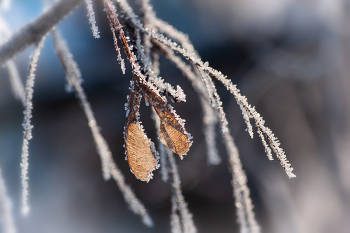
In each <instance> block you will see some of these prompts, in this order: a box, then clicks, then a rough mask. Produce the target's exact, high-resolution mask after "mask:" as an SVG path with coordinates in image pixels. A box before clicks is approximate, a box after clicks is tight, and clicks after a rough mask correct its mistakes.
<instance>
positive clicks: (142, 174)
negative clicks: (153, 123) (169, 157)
mask: <svg viewBox="0 0 350 233" xmlns="http://www.w3.org/2000/svg"><path fill="white" fill-rule="evenodd" d="M141 98H142V95H141V90H140V87H139V85H138V80H137V78H136V77H135V76H134V77H133V79H132V81H131V87H130V95H129V96H128V98H127V99H128V102H127V104H126V105H125V110H126V111H127V112H126V122H125V128H124V141H125V154H126V159H127V160H128V163H129V166H130V170H131V172H132V173H133V174H134V175H135V176H136V177H137V178H138V179H140V180H142V181H147V182H149V181H150V179H152V177H153V173H152V172H153V170H155V169H157V168H158V167H159V165H158V159H156V156H157V155H156V154H157V153H156V150H155V148H154V144H153V142H151V140H150V139H148V138H147V135H146V134H145V132H144V130H143V126H142V125H141V123H140V122H139V107H140V102H141Z"/></svg>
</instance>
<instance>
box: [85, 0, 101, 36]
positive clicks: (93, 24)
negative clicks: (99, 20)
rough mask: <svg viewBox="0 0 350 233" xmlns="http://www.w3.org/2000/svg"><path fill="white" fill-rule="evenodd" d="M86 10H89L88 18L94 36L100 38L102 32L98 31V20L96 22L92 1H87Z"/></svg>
mask: <svg viewBox="0 0 350 233" xmlns="http://www.w3.org/2000/svg"><path fill="white" fill-rule="evenodd" d="M85 3H86V8H87V12H88V14H87V16H88V17H89V22H90V26H91V30H92V34H93V35H94V37H95V38H100V32H99V31H98V27H97V26H96V20H95V12H94V9H93V6H92V1H91V0H85Z"/></svg>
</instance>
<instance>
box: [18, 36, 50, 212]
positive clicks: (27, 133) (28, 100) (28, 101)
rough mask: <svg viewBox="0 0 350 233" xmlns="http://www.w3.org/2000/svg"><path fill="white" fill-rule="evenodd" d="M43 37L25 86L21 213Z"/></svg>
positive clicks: (25, 201) (25, 209)
mask: <svg viewBox="0 0 350 233" xmlns="http://www.w3.org/2000/svg"><path fill="white" fill-rule="evenodd" d="M44 41H45V37H43V38H41V39H40V41H39V42H38V43H37V44H36V46H35V48H34V52H33V55H32V58H31V61H30V65H29V74H28V78H27V83H26V88H25V101H24V103H25V105H24V107H25V110H24V121H23V128H24V131H23V134H24V136H23V145H22V156H21V157H22V162H21V178H22V213H23V214H25V215H26V214H28V212H29V205H28V194H29V193H28V187H29V185H28V166H29V164H28V156H29V150H28V146H29V140H30V139H31V138H32V129H33V126H32V125H31V124H30V119H31V118H32V108H33V103H32V99H33V92H34V89H33V87H34V80H35V71H36V66H37V62H38V60H39V55H40V51H41V48H42V46H43V44H44Z"/></svg>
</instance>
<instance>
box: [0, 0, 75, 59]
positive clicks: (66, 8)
mask: <svg viewBox="0 0 350 233" xmlns="http://www.w3.org/2000/svg"><path fill="white" fill-rule="evenodd" d="M81 1H82V0H61V1H59V2H57V3H55V4H54V5H53V6H52V7H51V8H49V9H48V10H47V11H46V12H44V13H43V14H42V15H40V16H39V17H38V18H36V19H35V20H33V21H32V22H30V23H28V24H27V25H25V26H24V27H22V28H21V29H20V30H19V31H18V32H17V33H15V34H13V36H12V37H11V38H9V39H8V41H7V42H6V43H4V44H3V45H2V46H1V47H0V65H2V64H3V63H5V62H6V61H8V60H9V59H11V58H13V57H14V56H15V55H16V54H17V53H19V52H21V51H23V50H24V49H26V48H27V47H28V46H30V45H32V44H34V43H37V42H38V41H39V40H40V39H41V38H42V37H43V35H45V34H46V33H47V32H48V31H50V29H51V28H52V27H54V26H55V25H56V24H57V23H58V22H59V21H61V20H62V19H63V18H64V17H65V16H66V15H68V14H69V13H70V12H71V11H73V9H74V8H75V7H76V6H78V5H79V3H80V2H81Z"/></svg>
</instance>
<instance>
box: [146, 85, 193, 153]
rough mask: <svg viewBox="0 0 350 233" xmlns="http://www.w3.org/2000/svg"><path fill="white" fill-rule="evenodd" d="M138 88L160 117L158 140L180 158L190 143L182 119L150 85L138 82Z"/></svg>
mask: <svg viewBox="0 0 350 233" xmlns="http://www.w3.org/2000/svg"><path fill="white" fill-rule="evenodd" d="M140 88H141V90H142V92H143V93H144V95H145V99H146V101H148V102H150V103H151V104H152V106H153V108H154V110H155V111H156V112H157V114H158V116H159V118H160V127H159V135H160V141H161V142H162V143H163V144H164V145H165V146H167V147H169V148H170V149H171V150H172V151H173V152H174V153H176V154H178V155H180V157H181V158H182V156H183V155H185V154H186V153H187V152H188V150H189V149H190V146H191V145H192V141H191V139H192V137H191V135H190V134H189V133H187V131H186V129H185V126H184V120H182V119H181V118H180V117H179V116H178V115H177V114H176V112H175V110H174V109H173V108H172V106H171V105H170V104H168V103H167V101H166V99H165V97H162V96H160V95H159V93H158V91H157V90H155V89H154V88H153V87H152V86H151V85H149V84H148V83H146V82H145V83H144V82H140Z"/></svg>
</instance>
